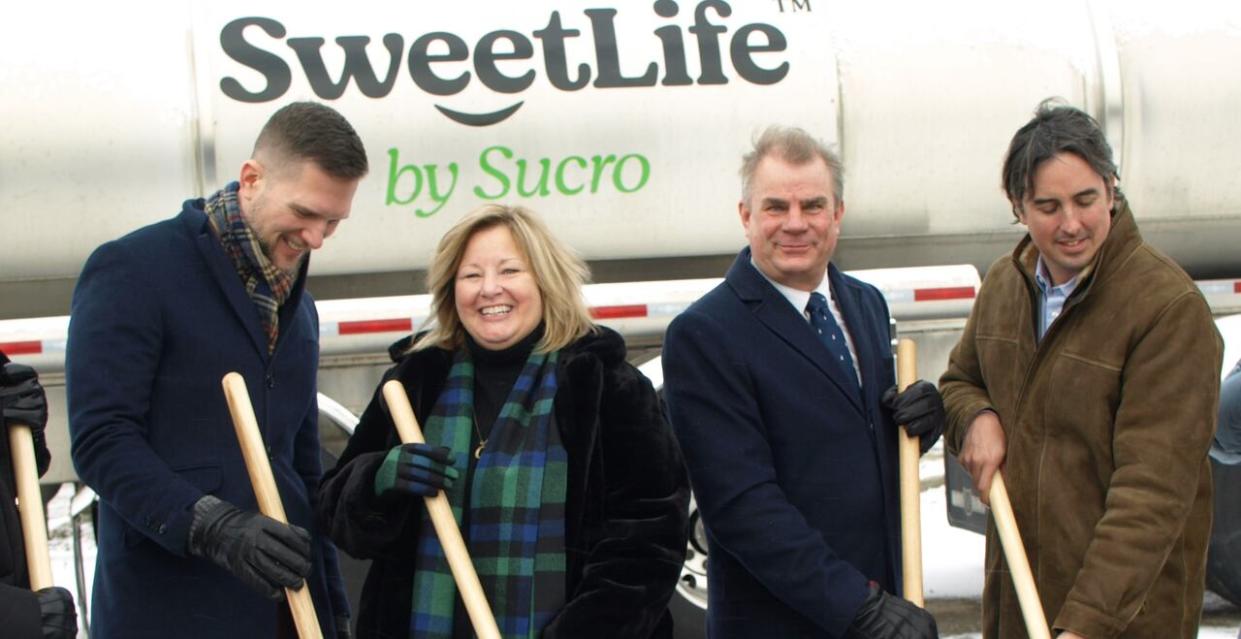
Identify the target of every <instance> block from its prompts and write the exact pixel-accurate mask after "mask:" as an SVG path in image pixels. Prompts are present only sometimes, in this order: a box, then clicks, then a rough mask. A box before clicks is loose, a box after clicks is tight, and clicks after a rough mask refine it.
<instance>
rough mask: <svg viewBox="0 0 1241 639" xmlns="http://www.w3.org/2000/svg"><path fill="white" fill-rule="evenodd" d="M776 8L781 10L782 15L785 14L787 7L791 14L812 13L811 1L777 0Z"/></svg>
mask: <svg viewBox="0 0 1241 639" xmlns="http://www.w3.org/2000/svg"><path fill="white" fill-rule="evenodd" d="M776 6H777V7H779V8H780V13H784V12H785V11H784V8H785V7H788V8H789V12H791V13H797V12H798V11H810V0H776Z"/></svg>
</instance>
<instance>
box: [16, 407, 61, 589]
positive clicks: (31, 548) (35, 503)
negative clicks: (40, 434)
mask: <svg viewBox="0 0 1241 639" xmlns="http://www.w3.org/2000/svg"><path fill="white" fill-rule="evenodd" d="M9 454H11V455H12V456H13V475H14V477H16V478H17V503H18V506H19V508H18V510H19V511H20V512H19V514H20V516H21V520H22V538H23V539H25V541H26V569H27V570H28V571H29V572H30V589H31V590H41V589H43V588H48V587H50V586H51V585H52V560H51V557H50V556H49V555H48V552H47V519H46V518H45V517H44V515H43V494H42V493H41V492H40V490H39V465H38V463H37V462H36V461H35V456H34V435H33V434H32V432H31V430H30V427H29V426H27V425H25V424H13V425H11V426H9Z"/></svg>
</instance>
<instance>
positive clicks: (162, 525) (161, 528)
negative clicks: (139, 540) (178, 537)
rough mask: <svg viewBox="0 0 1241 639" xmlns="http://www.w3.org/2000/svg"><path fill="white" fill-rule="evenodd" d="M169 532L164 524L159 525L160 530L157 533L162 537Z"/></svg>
mask: <svg viewBox="0 0 1241 639" xmlns="http://www.w3.org/2000/svg"><path fill="white" fill-rule="evenodd" d="M167 530H168V526H165V525H164V524H160V525H159V530H156V531H155V532H157V533H159V534H161V535H162V534H164V533H165V532H166V531H167Z"/></svg>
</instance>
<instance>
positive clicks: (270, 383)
mask: <svg viewBox="0 0 1241 639" xmlns="http://www.w3.org/2000/svg"><path fill="white" fill-rule="evenodd" d="M267 387H268V388H275V387H276V378H275V377H272V376H271V375H268V376H267Z"/></svg>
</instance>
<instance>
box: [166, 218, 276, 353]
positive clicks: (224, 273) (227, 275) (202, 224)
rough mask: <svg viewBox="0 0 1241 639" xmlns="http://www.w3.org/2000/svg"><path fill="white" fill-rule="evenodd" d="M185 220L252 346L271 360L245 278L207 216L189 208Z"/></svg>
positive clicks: (204, 260) (265, 337) (183, 219)
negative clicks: (241, 276) (238, 273)
mask: <svg viewBox="0 0 1241 639" xmlns="http://www.w3.org/2000/svg"><path fill="white" fill-rule="evenodd" d="M195 218H197V219H195ZM181 219H182V221H183V222H185V225H186V226H187V227H188V229H189V231H190V235H191V237H193V238H194V243H195V245H196V246H197V247H198V252H199V253H200V254H202V258H203V262H204V263H205V264H206V265H207V268H208V270H210V271H211V274H212V276H214V278H215V282H216V284H218V285H219V286H220V291H221V292H222V293H223V294H224V298H225V299H227V300H228V304H229V306H231V307H232V309H233V312H234V313H236V315H237V321H239V322H241V325H242V326H244V327H245V329H246V334H247V335H249V336H250V342H251V344H252V345H253V346H254V348H255V350H257V351H258V352H259V356H260V357H262V358H263V360H264V361H266V360H267V358H268V355H267V336H266V334H265V333H264V332H263V327H262V326H261V325H260V323H259V315H258V311H257V310H256V309H255V306H254V302H252V301H251V300H250V297H249V296H248V295H246V291H245V288H244V287H242V286H241V278H240V276H238V275H237V270H236V269H235V268H233V263H232V262H230V261H229V259H228V256H227V255H225V254H224V249H223V248H222V247H221V246H220V242H219V240H217V239H216V237H215V234H213V233H212V232H211V229H210V228H208V222H207V218H206V216H205V215H203V214H201V213H198V215H195V212H194V211H191V210H188V209H187V210H185V211H182V212H181Z"/></svg>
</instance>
